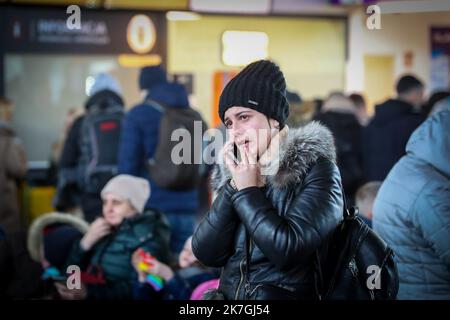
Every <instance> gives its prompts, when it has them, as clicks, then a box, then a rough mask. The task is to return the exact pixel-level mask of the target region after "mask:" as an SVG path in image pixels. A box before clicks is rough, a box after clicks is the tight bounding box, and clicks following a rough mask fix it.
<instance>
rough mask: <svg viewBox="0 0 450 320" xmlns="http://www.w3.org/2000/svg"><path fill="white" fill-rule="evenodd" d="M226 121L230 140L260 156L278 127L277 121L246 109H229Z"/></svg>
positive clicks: (226, 113)
mask: <svg viewBox="0 0 450 320" xmlns="http://www.w3.org/2000/svg"><path fill="white" fill-rule="evenodd" d="M224 120H225V121H224V124H225V127H226V128H227V130H228V134H229V135H230V139H232V140H233V141H234V143H236V144H237V145H238V146H240V147H241V148H244V149H247V150H249V151H250V153H251V154H253V155H258V156H261V155H262V154H263V153H264V152H265V151H266V149H267V146H268V145H269V143H270V139H271V137H272V136H273V134H274V131H275V130H273V129H274V128H276V127H278V122H277V121H276V120H273V119H268V118H267V117H266V116H265V115H264V114H262V113H261V112H258V111H255V110H253V109H249V108H244V107H231V108H229V109H228V110H227V111H226V112H225V117H224ZM269 122H270V124H269ZM271 129H272V130H271Z"/></svg>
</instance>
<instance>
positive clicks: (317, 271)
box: [313, 182, 358, 300]
mask: <svg viewBox="0 0 450 320" xmlns="http://www.w3.org/2000/svg"><path fill="white" fill-rule="evenodd" d="M340 185H341V190H342V200H343V204H344V205H343V208H342V217H343V219H344V220H345V219H347V218H349V217H353V216H355V215H356V214H357V212H358V210H357V209H355V208H354V207H352V208H350V209H349V208H348V205H347V196H346V194H345V190H344V186H343V185H342V182H341V183H340ZM313 268H314V272H313V273H314V287H315V291H316V295H317V298H318V299H319V300H322V299H324V298H326V297H324V296H322V290H323V289H324V288H323V285H324V283H323V272H322V264H321V261H320V253H319V249H317V250H316V251H315V253H314V261H313ZM325 295H326V292H325Z"/></svg>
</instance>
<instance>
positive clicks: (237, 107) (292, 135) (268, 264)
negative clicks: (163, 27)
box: [192, 60, 343, 300]
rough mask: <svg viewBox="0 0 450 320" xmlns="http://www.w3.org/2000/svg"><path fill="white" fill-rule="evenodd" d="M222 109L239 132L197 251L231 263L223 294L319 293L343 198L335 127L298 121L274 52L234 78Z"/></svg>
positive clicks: (206, 259) (221, 169) (228, 147)
mask: <svg viewBox="0 0 450 320" xmlns="http://www.w3.org/2000/svg"><path fill="white" fill-rule="evenodd" d="M219 114H220V117H221V119H222V121H223V122H224V124H225V126H226V127H227V129H228V133H229V136H230V138H229V140H228V141H227V143H226V144H225V146H224V148H223V150H222V154H223V160H224V163H223V164H219V165H217V166H216V168H215V172H214V176H213V187H214V189H215V190H216V191H217V197H216V199H215V201H214V203H213V205H212V208H211V210H210V211H209V212H208V214H207V215H206V217H205V218H204V219H203V220H202V221H201V223H200V224H199V226H198V228H197V230H196V232H195V234H194V237H193V241H192V247H193V252H194V254H195V256H196V257H197V258H198V259H199V260H200V261H201V262H202V263H203V264H205V265H207V266H210V267H223V271H222V274H221V278H220V287H219V291H218V293H220V295H221V296H222V298H225V299H229V300H232V299H269V300H270V299H314V298H315V296H316V292H315V286H314V284H315V283H314V274H313V271H314V270H313V264H314V261H315V253H316V251H317V250H320V249H321V248H322V247H323V246H324V245H325V244H326V242H327V241H326V240H327V239H328V238H329V236H330V235H331V233H332V231H333V230H334V228H335V227H336V226H337V224H338V222H339V221H340V218H341V215H342V207H343V200H342V189H341V178H340V175H339V171H338V168H337V166H336V164H335V147H334V142H333V137H332V135H331V133H330V132H329V131H328V129H326V128H325V127H323V126H322V125H320V124H318V123H315V122H312V123H310V124H308V125H306V126H305V127H302V128H298V129H291V130H289V128H288V127H287V126H286V125H285V121H286V119H287V117H288V114H289V105H288V102H287V100H286V82H285V79H284V76H283V73H282V72H281V71H280V69H279V68H278V66H276V65H275V64H274V63H272V62H270V61H266V60H261V61H257V62H254V63H252V64H250V65H248V66H247V67H246V68H244V69H243V70H242V71H241V72H240V73H239V74H238V75H237V76H236V77H234V78H233V79H232V80H231V81H230V82H229V83H228V85H227V86H226V87H225V89H224V90H223V92H222V95H221V97H220V103H219ZM237 151H238V152H237ZM216 298H217V297H216Z"/></svg>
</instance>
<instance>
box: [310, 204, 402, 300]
mask: <svg viewBox="0 0 450 320" xmlns="http://www.w3.org/2000/svg"><path fill="white" fill-rule="evenodd" d="M344 198H345V196H344ZM326 247H327V248H326V250H324V251H323V252H322V254H321V255H320V254H319V251H317V252H316V259H315V273H314V275H315V283H316V292H317V294H318V297H319V299H321V300H393V299H396V297H397V292H398V287H399V279H398V272H397V266H396V263H395V261H394V252H393V251H392V249H391V248H389V246H388V245H387V244H386V243H385V242H384V241H383V240H382V239H381V238H380V237H379V236H378V235H377V234H376V233H375V232H374V231H373V230H372V229H370V228H369V226H368V225H367V224H366V223H364V222H363V221H362V220H361V219H360V218H359V217H358V209H357V208H356V207H352V208H351V209H350V210H347V205H346V204H345V200H344V219H343V220H342V222H341V223H340V224H339V225H338V226H337V228H336V229H335V231H334V233H333V235H332V236H331V238H330V240H329V242H328V243H327V246H326Z"/></svg>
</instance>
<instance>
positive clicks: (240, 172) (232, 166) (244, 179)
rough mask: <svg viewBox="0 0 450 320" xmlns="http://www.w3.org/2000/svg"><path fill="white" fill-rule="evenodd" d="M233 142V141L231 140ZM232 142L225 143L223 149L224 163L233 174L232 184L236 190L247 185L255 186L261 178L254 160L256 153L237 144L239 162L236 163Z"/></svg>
mask: <svg viewBox="0 0 450 320" xmlns="http://www.w3.org/2000/svg"><path fill="white" fill-rule="evenodd" d="M233 144H234V142H233ZM233 144H230V145H225V146H224V148H225V147H226V148H227V149H226V150H224V157H225V163H226V165H227V167H228V170H230V172H231V175H232V176H233V181H234V184H235V185H236V188H237V189H238V190H242V189H244V188H248V187H256V186H258V184H259V181H260V180H261V174H260V170H259V166H258V162H257V160H256V155H254V154H252V153H251V152H250V151H249V149H248V148H245V147H244V146H242V145H241V146H239V145H238V148H239V152H240V155H241V162H239V163H236V161H235V156H234V151H233Z"/></svg>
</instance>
